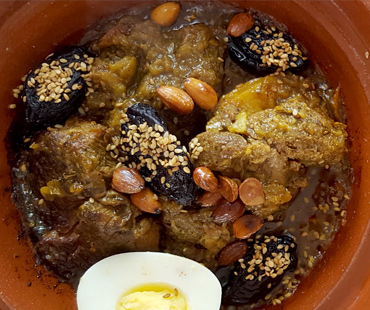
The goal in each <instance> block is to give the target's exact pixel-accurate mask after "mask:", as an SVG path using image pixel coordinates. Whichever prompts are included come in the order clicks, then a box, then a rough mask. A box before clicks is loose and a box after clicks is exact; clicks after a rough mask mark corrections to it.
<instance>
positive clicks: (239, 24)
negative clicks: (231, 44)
mask: <svg viewBox="0 0 370 310" xmlns="http://www.w3.org/2000/svg"><path fill="white" fill-rule="evenodd" d="M253 25H254V20H253V17H252V15H251V14H249V13H239V14H236V15H235V16H234V17H233V18H232V19H231V20H230V23H229V26H228V27H227V30H226V33H227V34H229V35H231V36H232V37H239V36H241V35H242V34H243V33H245V32H247V31H248V30H249V29H251V28H252V27H253Z"/></svg>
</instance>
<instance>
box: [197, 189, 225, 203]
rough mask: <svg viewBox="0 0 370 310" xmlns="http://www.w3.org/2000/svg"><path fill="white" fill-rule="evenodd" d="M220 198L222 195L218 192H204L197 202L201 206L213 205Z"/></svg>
mask: <svg viewBox="0 0 370 310" xmlns="http://www.w3.org/2000/svg"><path fill="white" fill-rule="evenodd" d="M221 199H222V195H221V194H220V193H219V192H204V193H203V194H202V195H201V196H200V197H199V198H198V203H199V204H200V205H201V206H202V207H212V206H215V205H216V204H217V203H218V202H219V201H220V200H221Z"/></svg>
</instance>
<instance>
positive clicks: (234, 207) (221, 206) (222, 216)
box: [212, 199, 245, 224]
mask: <svg viewBox="0 0 370 310" xmlns="http://www.w3.org/2000/svg"><path fill="white" fill-rule="evenodd" d="M244 211H245V205H244V204H243V203H242V202H241V201H240V200H239V199H238V200H236V201H234V202H228V201H227V200H225V199H223V200H221V201H220V202H219V203H218V204H217V207H216V209H214V210H213V213H212V218H213V221H214V222H215V223H216V224H222V223H231V222H234V221H235V220H236V219H237V218H239V217H241V216H242V215H243V213H244Z"/></svg>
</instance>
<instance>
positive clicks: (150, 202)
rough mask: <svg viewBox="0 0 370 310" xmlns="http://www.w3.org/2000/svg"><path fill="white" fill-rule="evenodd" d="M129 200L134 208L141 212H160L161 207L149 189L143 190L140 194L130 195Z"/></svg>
mask: <svg viewBox="0 0 370 310" xmlns="http://www.w3.org/2000/svg"><path fill="white" fill-rule="evenodd" d="M130 200H131V203H132V204H133V205H134V206H135V207H136V208H138V209H139V210H141V211H143V212H147V213H153V214H159V213H161V211H162V206H161V204H160V203H159V201H158V200H157V199H156V195H155V194H154V193H153V192H152V191H151V190H150V189H149V188H144V189H143V190H142V191H141V192H139V193H136V194H132V195H131V196H130Z"/></svg>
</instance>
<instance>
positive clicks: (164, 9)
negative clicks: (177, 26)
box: [150, 2, 180, 27]
mask: <svg viewBox="0 0 370 310" xmlns="http://www.w3.org/2000/svg"><path fill="white" fill-rule="evenodd" d="M179 12H180V4H178V3H176V2H166V3H163V4H161V5H159V6H157V7H156V8H155V9H153V11H152V12H151V13H150V18H151V19H152V21H153V22H155V23H156V24H157V25H159V26H162V27H168V26H171V25H172V24H173V23H174V22H175V21H176V19H177V17H178V16H179Z"/></svg>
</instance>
